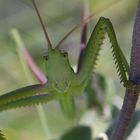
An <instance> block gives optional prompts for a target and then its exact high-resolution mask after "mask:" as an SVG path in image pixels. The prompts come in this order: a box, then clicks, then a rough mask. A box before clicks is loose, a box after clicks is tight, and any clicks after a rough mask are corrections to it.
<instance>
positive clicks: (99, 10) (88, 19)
mask: <svg viewBox="0 0 140 140" xmlns="http://www.w3.org/2000/svg"><path fill="white" fill-rule="evenodd" d="M121 1H122V0H118V1H116V0H114V1H112V2H111V3H109V4H107V5H105V6H103V7H101V8H100V9H98V10H96V11H95V12H93V13H92V14H91V15H89V16H88V17H87V18H85V19H84V20H83V21H82V23H78V24H77V25H75V26H74V27H73V28H72V29H71V30H70V31H69V32H68V33H67V34H66V35H65V36H64V37H63V38H62V39H61V40H60V42H59V43H58V45H57V46H56V47H55V48H59V47H60V46H61V44H63V42H64V41H65V40H66V39H67V38H68V37H69V35H71V34H72V33H73V32H74V31H75V30H76V29H78V28H79V27H82V26H83V25H84V24H85V23H88V22H89V21H90V20H91V19H92V18H93V17H94V16H95V15H96V14H99V13H101V12H103V11H105V10H106V9H108V8H110V7H111V6H114V5H115V4H117V3H119V2H121Z"/></svg>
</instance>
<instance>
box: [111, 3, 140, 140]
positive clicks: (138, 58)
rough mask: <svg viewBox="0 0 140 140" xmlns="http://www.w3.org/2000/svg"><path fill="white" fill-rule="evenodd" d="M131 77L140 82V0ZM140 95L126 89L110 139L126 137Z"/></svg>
mask: <svg viewBox="0 0 140 140" xmlns="http://www.w3.org/2000/svg"><path fill="white" fill-rule="evenodd" d="M129 79H130V80H131V81H132V82H133V83H135V84H140V1H139V3H138V8H137V13H136V17H135V24H134V30H133V39H132V50H131V62H130V75H129ZM138 97H139V90H136V89H131V90H130V89H129V90H128V89H126V92H125V97H124V102H123V106H122V109H121V112H120V116H119V119H118V123H117V126H116V128H115V131H114V132H113V134H112V136H111V139H110V140H123V139H124V138H125V135H126V132H127V129H128V127H129V124H130V121H131V118H132V115H133V112H134V111H135V107H136V103H137V100H138Z"/></svg>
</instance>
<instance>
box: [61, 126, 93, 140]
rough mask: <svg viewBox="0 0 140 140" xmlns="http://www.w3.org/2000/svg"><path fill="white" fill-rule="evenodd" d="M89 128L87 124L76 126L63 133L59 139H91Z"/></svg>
mask: <svg viewBox="0 0 140 140" xmlns="http://www.w3.org/2000/svg"><path fill="white" fill-rule="evenodd" d="M91 139H92V134H91V129H90V128H89V127H87V126H77V127H74V128H72V129H71V130H70V131H68V132H67V133H65V134H64V135H63V136H62V138H61V140H91Z"/></svg>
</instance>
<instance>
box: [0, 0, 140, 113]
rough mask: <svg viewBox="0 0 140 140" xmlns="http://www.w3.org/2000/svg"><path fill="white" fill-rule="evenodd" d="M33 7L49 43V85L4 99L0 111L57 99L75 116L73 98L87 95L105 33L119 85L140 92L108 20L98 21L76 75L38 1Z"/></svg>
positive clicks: (8, 95) (47, 68)
mask: <svg viewBox="0 0 140 140" xmlns="http://www.w3.org/2000/svg"><path fill="white" fill-rule="evenodd" d="M32 3H33V5H34V7H35V10H36V12H37V15H38V17H39V20H40V22H41V25H42V27H43V31H44V33H45V37H46V39H47V41H48V55H47V56H46V57H45V62H46V76H47V83H46V84H45V85H41V84H37V85H30V86H27V87H23V88H20V89H17V90H14V91H11V92H9V93H6V94H3V95H1V96H0V111H3V110H7V109H12V108H17V107H25V106H31V105H36V104H39V103H47V102H49V101H51V100H54V99H58V100H59V101H60V104H61V106H62V108H63V109H64V111H67V110H68V113H69V115H72V114H73V113H74V112H73V107H74V102H73V96H76V95H81V94H82V93H84V91H85V88H86V87H87V84H88V81H89V79H90V77H91V75H92V73H93V70H94V69H95V65H96V62H97V57H98V56H99V51H100V49H101V46H102V43H103V40H104V37H105V34H106V33H107V34H108V37H109V38H110V42H111V44H112V45H111V48H112V53H113V59H114V61H115V65H116V69H117V72H118V75H119V78H120V82H121V83H122V84H123V85H124V86H125V87H126V88H130V89H132V88H134V89H135V88H138V89H139V87H138V85H137V84H136V83H134V81H130V80H127V79H128V76H129V65H128V63H127V61H126V59H125V57H124V55H123V52H122V51H121V48H120V47H119V45H118V42H117V38H116V35H115V31H114V29H113V26H112V23H111V21H110V20H109V19H107V18H104V17H101V18H100V19H99V21H98V23H97V24H96V26H95V28H94V30H93V32H92V34H91V36H90V38H89V41H88V43H87V45H86V47H85V48H84V49H83V51H82V53H81V55H80V57H79V63H78V66H77V67H78V70H77V72H74V70H73V69H72V67H71V65H70V63H69V59H68V54H67V52H63V51H61V50H60V49H59V47H60V45H57V46H56V47H55V48H53V47H52V44H51V41H50V39H49V36H48V33H47V31H46V29H45V26H44V24H43V21H42V18H41V16H40V14H39V11H38V9H37V7H36V4H35V1H34V0H32ZM59 44H61V43H59ZM56 71H57V73H56Z"/></svg>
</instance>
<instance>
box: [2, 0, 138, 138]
mask: <svg viewBox="0 0 140 140" xmlns="http://www.w3.org/2000/svg"><path fill="white" fill-rule="evenodd" d="M112 1H113V0H107V1H104V0H98V1H96V0H90V1H89V3H90V7H89V8H90V13H94V12H95V11H96V10H98V9H102V7H104V5H107V4H109V3H110V2H112ZM37 4H38V7H39V9H40V12H41V14H42V17H43V19H44V22H45V24H46V25H47V29H48V32H49V35H50V38H51V41H52V44H53V45H54V47H55V45H56V44H57V42H59V40H60V39H61V38H62V37H63V36H64V35H65V34H66V33H67V32H68V31H69V30H70V29H71V28H72V27H73V26H74V25H76V24H77V23H79V22H80V21H81V18H82V10H83V0H71V1H65V0H38V1H37ZM136 4H137V1H128V0H122V1H117V0H116V3H115V4H113V5H112V6H111V7H109V8H108V7H107V6H106V8H105V10H103V11H102V12H100V13H96V15H95V17H94V18H93V19H92V21H91V22H90V26H89V34H90V29H93V28H94V25H95V24H96V22H97V20H98V18H99V17H100V16H105V17H108V18H110V19H111V21H112V23H113V25H114V28H115V31H116V34H117V38H118V41H119V44H120V46H122V47H121V48H122V50H123V51H124V52H125V55H126V57H127V59H128V60H129V56H130V49H131V44H132V43H131V41H132V30H133V22H134V16H135V9H136ZM13 27H16V28H17V29H19V31H20V33H21V36H22V38H23V40H24V43H25V44H26V47H27V49H28V50H29V52H30V53H31V55H32V56H33V58H34V59H35V61H36V62H37V64H38V66H39V67H40V68H42V70H43V71H44V72H45V62H44V60H43V59H42V58H43V57H42V56H43V55H45V54H46V53H47V43H46V40H45V37H44V34H43V32H42V29H41V26H40V23H39V22H38V18H37V16H36V14H35V11H34V9H33V8H32V4H31V2H30V1H29V0H20V1H19V0H3V1H0V87H1V89H0V94H3V93H5V92H7V91H10V90H13V89H16V88H19V87H22V86H25V85H28V84H29V83H28V81H27V79H26V78H25V76H24V75H23V71H22V68H21V65H20V63H19V60H18V57H17V54H16V49H15V44H14V42H13V40H12V38H11V36H10V34H9V32H10V30H11V29H12V28H13ZM79 38H80V29H78V30H76V31H75V32H74V33H73V34H72V35H71V36H70V37H69V38H68V39H67V40H66V41H65V43H64V44H63V46H62V48H63V49H64V50H67V51H68V52H69V56H70V59H71V64H72V65H75V64H76V62H77V57H78V50H79V48H78V47H79ZM107 45H109V41H108V39H106V40H105V43H104V48H103V51H102V54H101V56H100V58H99V61H98V62H99V63H98V65H97V70H96V71H98V73H102V74H103V75H106V77H108V78H112V79H113V81H114V83H112V85H113V84H115V89H116V90H115V91H114V93H113V94H114V98H113V99H112V101H113V103H114V104H115V103H116V102H117V105H118V106H117V107H118V108H119V107H120V103H122V100H121V98H119V97H120V96H121V97H123V95H124V89H123V87H122V86H121V85H120V84H119V80H118V76H117V74H116V70H115V68H114V66H113V65H114V64H113V61H112V56H111V53H110V50H109V47H106V46H107ZM34 82H35V83H36V82H37V81H34ZM111 96H112V95H111ZM106 98H107V97H106ZM118 99H119V101H118ZM114 100H115V101H114ZM116 100H117V101H116ZM77 104H78V113H77V114H78V116H77V118H76V119H75V120H73V121H72V120H67V119H66V118H65V117H64V116H63V115H62V113H61V112H60V109H59V108H58V105H57V103H56V102H55V101H54V102H51V103H49V104H47V105H44V106H45V111H46V118H47V120H48V122H49V127H50V130H51V133H52V138H55V139H57V138H59V137H60V136H61V135H62V134H63V133H64V132H65V131H66V130H68V129H69V128H70V127H72V126H73V125H74V124H75V123H78V122H79V119H80V118H81V117H82V115H83V114H84V113H85V112H86V110H85V109H86V107H87V106H86V104H85V98H84V96H82V97H80V98H78V99H77ZM109 104H111V103H110V102H109ZM97 107H99V106H97ZM101 108H102V106H101ZM92 109H93V108H92ZM93 110H94V109H93ZM94 113H95V114H96V113H97V112H96V111H95V112H94ZM116 114H118V112H117V113H116ZM95 116H96V118H98V117H99V118H100V119H102V120H101V122H102V125H103V126H99V125H93V127H94V128H95V129H97V130H98V132H97V133H100V132H101V131H105V130H106V129H107V127H108V126H109V124H110V121H108V120H106V119H105V118H104V117H103V116H102V115H101V114H98V113H97V114H96V115H95ZM92 117H93V116H92V115H91V116H90V119H91V118H92ZM86 121H87V119H86V120H85V122H86ZM91 121H92V123H91V124H94V123H95V122H94V121H93V120H92V119H91ZM137 122H138V121H137ZM0 124H1V125H0V128H1V129H2V128H3V130H4V134H5V135H6V136H7V139H9V140H19V139H20V140H26V139H34V140H44V135H43V132H42V130H41V126H40V122H39V119H38V116H37V113H36V110H35V109H34V108H26V109H17V110H11V111H6V112H2V113H0ZM100 127H102V128H104V130H103V129H102V130H101V129H100ZM98 128H99V129H98ZM95 136H96V135H95Z"/></svg>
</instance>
